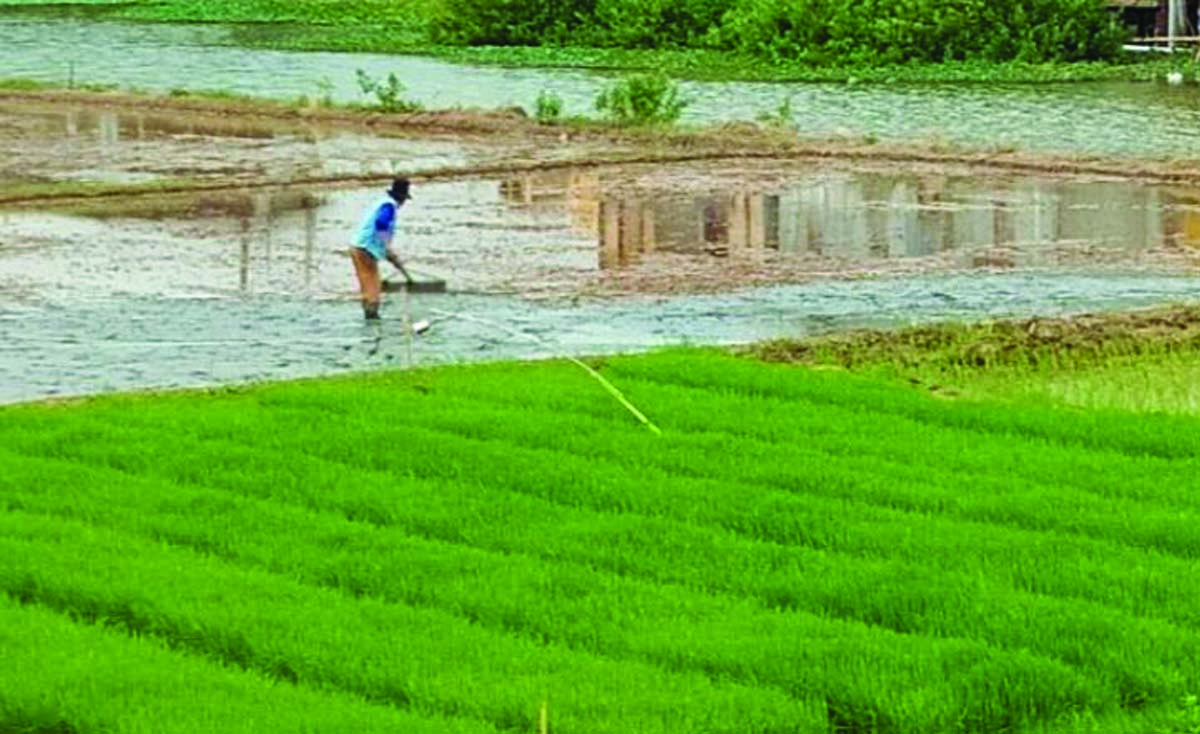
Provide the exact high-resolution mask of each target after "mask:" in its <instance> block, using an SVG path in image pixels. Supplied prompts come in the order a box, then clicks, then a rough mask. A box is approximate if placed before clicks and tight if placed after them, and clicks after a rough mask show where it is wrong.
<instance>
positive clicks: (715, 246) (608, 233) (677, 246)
mask: <svg viewBox="0 0 1200 734" xmlns="http://www.w3.org/2000/svg"><path fill="white" fill-rule="evenodd" d="M688 188H691V189H694V190H692V191H687V192H681V191H677V190H673V189H672V187H671V186H670V185H669V184H668V185H662V184H656V185H644V186H639V187H635V189H636V190H633V191H630V192H629V193H625V192H623V191H615V192H613V193H600V192H601V191H602V190H603V187H602V186H601V185H600V184H599V182H598V179H597V178H596V176H595V175H587V174H579V173H553V174H549V173H539V174H535V175H530V176H524V177H521V178H519V179H514V180H510V181H507V182H505V183H504V184H502V190H501V193H502V195H503V196H504V198H505V200H506V201H507V202H508V203H509V204H510V205H516V206H534V205H538V204H539V203H540V205H542V206H547V205H549V204H550V203H551V202H555V201H556V202H557V205H558V206H560V207H565V208H566V209H567V210H568V211H569V212H570V213H571V216H572V219H573V221H574V222H575V224H576V225H577V226H579V227H583V228H586V229H588V230H590V231H591V232H592V233H593V235H594V236H595V238H596V242H597V245H598V263H599V266H600V268H601V269H605V270H608V269H614V268H622V267H630V266H634V265H637V264H638V263H641V262H643V261H645V260H647V259H648V258H650V257H652V256H653V255H655V254H661V253H671V254H674V255H683V256H692V257H696V258H712V257H716V258H728V259H730V260H731V261H737V260H744V259H746V258H753V259H758V260H761V261H765V262H772V261H774V262H784V263H786V262H789V261H794V262H800V261H806V262H817V263H820V262H824V263H827V264H831V265H833V264H840V265H854V264H870V263H873V262H881V261H903V260H906V259H924V260H928V261H932V262H936V263H938V264H941V265H943V266H948V267H956V268H1028V267H1051V266H1088V265H1112V264H1137V263H1140V262H1142V260H1143V258H1144V257H1145V256H1146V255H1148V254H1155V253H1160V254H1161V253H1168V252H1179V251H1183V249H1184V248H1187V249H1196V248H1200V191H1191V190H1179V189H1171V188H1167V187H1161V186H1152V185H1143V184H1137V183H1130V182H1125V181H1073V180H1063V179H1052V178H1044V179H1038V178H1012V177H1004V178H999V177H991V178H988V177H984V178H980V177H976V176H969V175H941V174H928V175H921V174H896V173H878V172H864V171H829V170H823V171H813V172H810V173H806V174H800V175H792V176H789V177H788V180H787V181H786V182H784V183H774V182H772V183H769V184H767V183H762V184H760V183H755V182H754V181H753V180H750V181H746V180H742V181H738V182H736V183H731V184H729V185H717V186H714V187H711V188H708V189H707V190H705V189H700V190H695V189H697V188H698V187H697V186H696V185H695V184H690V185H689V186H688Z"/></svg>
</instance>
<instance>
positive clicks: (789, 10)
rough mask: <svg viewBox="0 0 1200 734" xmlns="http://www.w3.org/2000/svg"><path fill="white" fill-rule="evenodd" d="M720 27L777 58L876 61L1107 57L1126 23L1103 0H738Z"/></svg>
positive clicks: (728, 43) (729, 37) (739, 43)
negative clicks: (1121, 26)
mask: <svg viewBox="0 0 1200 734" xmlns="http://www.w3.org/2000/svg"><path fill="white" fill-rule="evenodd" d="M721 34H722V37H721V40H722V42H723V45H724V47H726V48H730V49H736V50H741V51H746V52H749V53H753V54H755V55H759V56H767V57H769V58H773V59H780V60H784V59H786V60H800V61H807V62H814V63H828V62H833V61H842V62H854V63H864V64H876V65H877V64H892V63H904V62H909V61H926V62H938V61H951V60H968V59H973V60H981V61H996V62H999V61H1013V60H1017V61H1026V62H1042V61H1084V60H1098V59H1104V58H1111V57H1113V56H1115V55H1116V54H1117V53H1118V52H1119V50H1120V46H1121V43H1122V41H1123V39H1124V36H1125V31H1124V30H1122V29H1121V28H1119V27H1118V25H1117V23H1116V22H1115V19H1114V18H1113V17H1112V16H1110V15H1109V14H1108V13H1107V12H1106V11H1105V9H1104V7H1103V5H1102V4H1101V3H1100V2H1099V0H960V2H955V3H946V2H941V1H939V0H889V1H888V2H884V1H883V0H864V1H861V2H851V1H850V0H736V1H735V3H734V5H733V7H731V8H730V10H729V11H728V12H727V13H726V14H725V15H724V16H723V17H722V27H721Z"/></svg>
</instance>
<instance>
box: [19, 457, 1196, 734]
mask: <svg viewBox="0 0 1200 734" xmlns="http://www.w3.org/2000/svg"><path fill="white" fill-rule="evenodd" d="M10 465H14V466H17V467H20V468H23V469H24V470H25V471H23V472H20V473H21V474H24V476H22V477H21V478H20V479H18V480H9V483H10V484H20V483H25V484H34V483H36V481H33V480H36V477H37V476H39V475H42V476H52V475H57V474H63V475H64V478H65V479H67V480H68V481H69V482H70V486H71V487H72V489H71V490H70V491H69V492H61V493H51V492H45V491H42V492H38V493H31V492H20V493H19V492H12V494H11V495H10V496H12V497H14V498H16V500H17V501H18V502H19V503H20V507H21V508H22V509H23V510H25V511H30V510H37V511H48V512H53V513H55V514H62V515H67V516H75V517H81V518H87V519H88V520H90V521H92V522H96V521H102V522H103V523H105V524H109V525H114V526H117V527H121V528H123V529H135V530H137V531H138V532H140V533H143V534H147V535H149V536H151V537H154V538H156V539H160V540H167V541H169V542H172V543H181V542H182V543H186V544H188V545H190V546H192V547H194V548H199V549H204V550H207V551H210V552H217V553H218V554H220V555H222V556H224V557H227V558H230V559H237V560H240V561H243V562H244V561H247V560H248V561H250V562H251V563H253V564H254V565H256V566H260V567H263V568H266V569H268V570H271V571H274V572H277V573H283V574H287V575H291V576H294V577H299V578H301V579H302V580H304V581H306V582H309V583H318V584H325V585H331V586H334V587H336V588H341V589H346V590H348V591H350V592H352V593H354V594H356V595H364V594H365V595H369V596H378V597H380V598H384V599H388V600H401V601H405V602H408V603H420V604H426V603H428V604H433V605H436V606H439V607H442V608H446V609H449V610H452V611H455V612H457V613H460V614H465V615H466V616H468V617H469V618H470V619H471V620H472V621H476V622H481V623H484V624H490V625H493V626H501V627H505V628H512V629H516V630H518V631H522V632H525V633H531V634H532V635H533V636H535V638H537V639H549V640H551V641H565V642H568V643H570V644H572V645H573V646H583V647H586V648H588V649H590V650H593V651H597V652H600V653H602V654H605V655H608V656H613V655H616V656H618V657H621V656H627V655H629V654H636V655H640V656H642V657H644V658H645V659H648V660H651V661H654V662H658V663H660V664H664V665H665V666H666V667H668V668H670V669H679V668H681V667H695V668H698V669H700V670H704V671H708V672H710V673H713V674H716V675H719V676H722V677H730V676H732V677H733V678H735V679H740V680H747V681H750V680H757V681H758V682H760V683H770V684H777V685H780V686H783V687H784V688H785V689H787V690H797V689H804V690H809V691H816V692H821V693H823V694H824V695H825V696H826V697H827V698H829V699H830V700H834V701H836V706H837V707H838V708H839V709H848V708H851V707H853V708H855V709H858V710H864V709H865V710H873V711H874V714H873V716H874V718H875V719H884V718H889V719H890V718H895V712H894V711H892V710H889V709H888V707H887V706H880V705H879V704H878V703H877V702H878V701H879V700H881V699H883V700H886V699H888V698H889V695H888V694H887V692H888V691H897V690H902V691H907V692H908V694H906V695H910V694H911V692H912V691H913V690H915V689H916V688H921V687H924V686H927V685H929V683H928V682H925V683H922V681H921V680H920V679H915V678H911V677H910V678H907V679H903V678H900V677H898V676H900V675H901V673H902V672H903V671H897V672H896V673H895V674H894V675H893V676H892V678H891V679H890V680H888V681H887V685H886V686H885V687H884V688H883V689H882V690H872V691H869V692H862V691H858V690H857V689H858V688H860V685H859V684H857V683H855V678H854V671H856V670H857V669H858V667H857V666H858V663H859V662H860V661H858V660H854V661H853V663H854V665H853V666H849V665H847V668H848V669H849V670H850V671H851V672H850V673H847V674H846V676H845V677H844V678H843V677H841V676H836V675H835V672H836V668H837V667H838V666H837V665H835V664H832V663H831V662H829V659H831V658H835V657H837V656H838V655H839V654H841V652H840V651H839V650H832V651H831V650H829V649H828V648H829V643H828V638H829V637H830V635H829V634H828V633H827V632H825V631H822V630H823V629H824V627H821V626H818V632H819V634H818V635H816V636H815V637H814V634H813V625H812V620H811V618H809V617H808V616H803V617H799V618H798V617H796V616H794V615H790V614H783V615H780V614H778V613H771V612H769V611H767V610H765V609H763V608H762V607H761V606H759V605H758V604H748V603H746V602H745V601H743V600H734V599H730V598H727V597H721V596H712V595H709V594H697V593H694V592H691V591H689V590H688V589H686V588H683V587H679V586H675V585H673V584H663V583H662V582H658V583H646V582H644V581H640V582H639V581H632V580H630V579H629V578H623V577H621V576H618V575H615V574H611V573H599V572H598V571H596V570H594V569H592V568H585V567H581V566H577V565H575V566H573V565H567V564H563V563H561V562H557V561H556V562H553V563H546V562H544V561H543V562H536V561H533V560H532V558H531V557H528V556H522V557H514V556H512V555H505V556H501V555H497V554H494V553H480V552H479V551H477V550H474V549H463V548H457V547H451V546H447V545H445V544H442V543H428V542H423V541H420V540H417V539H414V538H412V537H411V536H407V535H405V534H403V533H397V532H394V531H390V529H387V528H371V527H369V526H363V525H361V524H355V523H352V522H348V521H346V520H344V519H342V518H339V517H334V516H331V515H320V516H314V515H313V514H311V513H308V512H304V511H297V510H295V509H290V508H287V507H286V506H283V505H280V504H279V503H268V502H262V501H253V500H252V501H233V500H232V498H231V497H230V496H229V495H228V494H227V493H222V492H220V491H214V490H206V489H194V488H188V487H185V486H181V485H164V484H162V483H150V482H143V481H133V482H129V481H128V480H127V481H121V478H120V477H119V475H116V473H115V472H111V471H100V472H85V471H80V470H79V469H77V468H76V469H74V470H72V468H71V467H69V466H67V467H62V466H57V462H46V461H43V460H35V461H30V460H25V461H23V462H21V461H14V462H10ZM218 507H220V508H221V511H220V513H219V515H215V516H214V517H213V519H212V520H211V521H208V522H205V521H203V520H202V519H200V520H198V519H197V518H195V517H194V514H193V513H194V511H195V510H196V509H197V508H205V509H206V510H207V511H208V513H207V514H213V511H214V509H215V508H218ZM231 539H236V540H231ZM553 545H559V544H557V543H555V544H553ZM680 555H681V556H682V554H680ZM363 558H370V559H372V560H371V563H370V564H366V563H364V561H363ZM655 560H658V561H661V562H664V563H665V562H671V561H673V560H674V559H670V558H659V559H655ZM396 569H404V570H405V571H404V573H403V574H401V575H397V574H396V573H395V570H396ZM784 575H785V574H779V573H776V574H773V576H774V577H775V578H772V579H770V583H774V584H785V583H788V584H792V585H794V586H795V587H796V588H802V586H801V585H802V584H804V583H805V582H806V579H807V580H808V583H809V584H810V585H812V586H814V587H815V588H814V589H813V590H812V591H809V592H808V593H807V594H806V598H802V599H800V601H801V602H802V603H803V605H804V606H805V607H807V608H809V609H811V610H814V611H825V612H828V611H831V610H836V609H844V610H851V612H852V614H853V616H855V617H856V618H859V619H862V620H864V621H872V620H873V619H874V618H881V617H883V616H884V615H888V614H889V613H890V611H889V610H891V609H894V608H896V607H908V608H917V609H920V610H921V611H920V612H919V613H916V614H913V615H912V617H911V618H912V621H913V625H912V626H910V627H908V628H907V629H906V630H905V631H907V632H910V633H921V634H940V635H943V636H947V637H953V636H960V637H964V638H968V637H969V638H975V639H979V640H983V641H987V642H990V643H1000V644H1004V645H1005V646H1007V647H1010V648H1014V649H1022V648H1028V649H1030V650H1032V651H1033V652H1036V653H1041V654H1046V655H1050V656H1052V657H1057V658H1062V659H1065V660H1066V661H1068V662H1070V663H1072V664H1074V665H1078V666H1082V667H1085V668H1087V669H1088V670H1089V678H1090V679H1091V680H1092V681H1093V682H1094V684H1095V685H1094V687H1095V688H1097V689H1102V690H1104V691H1105V695H1106V696H1108V697H1109V698H1110V700H1114V701H1115V700H1117V699H1118V698H1119V700H1120V701H1122V702H1123V703H1128V702H1130V701H1143V700H1146V699H1147V698H1170V697H1171V696H1174V695H1179V694H1180V693H1181V691H1182V690H1183V689H1182V681H1181V680H1179V677H1180V673H1179V671H1182V670H1189V669H1191V668H1193V667H1194V666H1193V663H1192V661H1194V660H1197V659H1200V656H1197V655H1196V654H1195V653H1196V652H1197V651H1196V650H1195V649H1194V647H1195V645H1194V642H1195V641H1194V639H1193V636H1192V635H1190V634H1189V633H1186V632H1183V631H1181V630H1177V629H1173V628H1170V627H1169V625H1163V624H1159V623H1151V622H1147V621H1145V620H1138V619H1135V618H1131V617H1128V616H1126V615H1121V614H1112V613H1111V610H1105V609H1103V608H1098V607H1093V606H1090V605H1086V604H1064V603H1062V602H1059V601H1057V600H1052V599H1047V598H1044V597H1031V596H1029V595H1024V594H1019V593H1011V592H1008V591H1006V590H1004V589H996V588H991V587H989V586H988V585H987V584H986V583H980V582H979V580H977V579H967V578H960V579H953V578H938V577H937V576H935V575H934V574H928V573H920V572H915V571H914V569H906V568H903V567H897V566H894V565H883V564H872V563H865V562H862V561H855V560H851V559H845V558H841V559H838V558H834V559H826V558H825V557H824V556H823V555H821V554H816V555H815V557H814V559H813V560H812V561H810V562H808V563H806V564H805V566H804V567H802V568H795V567H793V568H792V569H788V572H787V573H786V575H787V578H781V576H784ZM814 576H815V577H818V578H820V579H822V580H823V581H821V582H817V583H813V582H812V581H811V579H812V577H814ZM462 578H465V579H469V581H468V582H467V583H458V584H456V583H453V582H451V583H449V584H448V583H446V581H445V579H462ZM972 597H973V598H972ZM506 600H507V601H506ZM797 606H798V605H795V604H793V605H792V608H796V607H797ZM597 610H603V615H597V614H596V612H597ZM1014 610H1019V613H1020V614H1021V615H1022V616H1023V618H1024V619H1025V621H1026V622H1027V624H1024V625H1011V624H1009V617H1011V615H1012V614H1014V613H1017V612H1014ZM979 618H982V620H983V621H984V622H985V623H984V624H980V623H979V621H977V620H978V619H979ZM988 620H991V625H990V626H989V624H988ZM838 636H839V637H841V638H845V637H846V636H847V635H846V633H845V632H842V633H840V634H839V635H838ZM747 640H752V642H751V643H750V644H747V642H746V641H747ZM914 644H915V643H914ZM886 646H887V643H886V639H885V642H884V643H877V644H876V645H875V647H879V648H886ZM797 649H802V650H804V651H805V652H804V655H809V656H811V655H816V654H818V651H819V652H820V654H821V655H822V656H824V657H825V658H826V661H825V663H824V665H823V675H822V676H814V675H813V672H812V666H811V665H808V666H805V665H801V664H799V662H798V661H797V660H794V659H789V658H788V657H781V656H780V655H779V651H781V650H797ZM850 649H853V648H848V649H847V650H846V651H847V652H848V651H849V650H850ZM1097 650H1101V651H1103V652H1101V653H1099V654H1097V652H1096V651H1097ZM909 655H910V656H911V653H910V654H909ZM987 655H988V656H989V657H991V656H992V655H993V654H992V653H991V652H988V653H987ZM858 656H859V655H857V654H856V657H858ZM918 657H922V658H924V657H928V656H927V655H918ZM924 672H925V673H926V674H928V671H924ZM934 678H935V679H936V676H935V677H934ZM957 695H958V694H957V693H951V692H947V691H943V692H942V693H941V694H940V695H938V696H932V695H931V696H930V699H931V700H940V701H941V702H942V703H943V704H950V703H953V702H955V701H956V700H957V698H956V696H957ZM888 703H889V704H892V702H891V701H888ZM892 705H894V704H892ZM954 708H956V709H961V708H962V704H961V703H957V704H955V706H954ZM940 715H941V716H942V717H944V716H945V715H946V713H945V712H944V711H943V712H941V713H940ZM910 718H911V714H910ZM932 723H933V722H932V721H927V723H926V725H932Z"/></svg>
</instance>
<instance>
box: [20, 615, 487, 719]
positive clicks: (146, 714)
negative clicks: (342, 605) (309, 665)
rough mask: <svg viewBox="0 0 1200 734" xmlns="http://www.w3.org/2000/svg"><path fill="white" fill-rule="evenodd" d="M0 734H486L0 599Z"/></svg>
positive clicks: (436, 717)
mask: <svg viewBox="0 0 1200 734" xmlns="http://www.w3.org/2000/svg"><path fill="white" fill-rule="evenodd" d="M0 650H3V652H4V665H0V731H6V732H75V731H79V732H83V731H105V732H108V731H111V732H118V731H119V732H124V733H127V734H163V733H164V732H172V733H179V734H185V733H186V734H190V733H192V732H213V731H221V732H230V734H243V733H244V734H259V733H260V732H262V731H264V730H271V731H322V732H346V734H359V733H360V732H364V731H404V732H412V733H413V734H494V732H495V731H496V729H495V728H493V727H491V726H490V725H488V724H487V723H486V722H482V721H476V720H471V719H464V718H455V717H446V716H436V715H432V714H419V713H416V712H412V711H402V710H400V709H397V708H394V707H389V706H379V705H376V704H372V703H370V702H368V701H366V700H364V699H362V698H361V697H357V696H352V695H347V694H344V693H338V692H334V691H329V690H322V691H316V690H313V689H311V688H308V687H306V686H298V685H295V684H293V683H290V682H287V681H281V680H279V679H277V678H271V677H268V676H264V675H261V674H259V673H256V672H252V671H245V670H242V669H238V668H235V667H229V666H222V665H219V664H215V663H214V662H213V661H211V660H209V659H205V658H203V657H200V656H196V655H191V654H188V653H186V652H181V651H179V650H172V649H170V647H169V646H168V645H166V644H165V643H164V642H163V641H161V640H158V639H156V638H153V637H147V636H129V635H127V634H125V633H124V632H123V631H121V630H120V629H117V628H115V627H113V626H111V625H89V624H79V623H77V622H76V621H73V620H72V619H71V618H70V617H69V616H67V615H63V614H58V613H55V612H53V611H52V610H50V609H48V608H46V607H44V606H40V605H37V604H21V603H19V602H18V601H16V600H15V599H13V598H11V597H9V596H8V595H6V594H3V593H0Z"/></svg>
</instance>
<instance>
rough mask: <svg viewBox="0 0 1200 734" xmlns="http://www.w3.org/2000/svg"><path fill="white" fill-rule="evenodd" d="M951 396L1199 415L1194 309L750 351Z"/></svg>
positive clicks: (874, 333)
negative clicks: (918, 387) (839, 369)
mask: <svg viewBox="0 0 1200 734" xmlns="http://www.w3.org/2000/svg"><path fill="white" fill-rule="evenodd" d="M750 351H751V352H752V353H753V354H755V355H757V356H759V357H761V358H763V359H766V360H768V361H779V362H793V363H797V364H805V365H810V366H834V367H838V368H844V369H849V370H853V371H856V372H859V373H862V374H866V375H870V376H872V377H877V378H882V379H885V380H890V381H899V382H902V383H908V384H913V385H919V386H922V387H923V388H925V389H928V390H930V391H932V392H936V393H940V394H942V395H950V396H954V397H971V398H985V399H987V398H999V399H1004V400H1008V401H1012V402H1015V403H1023V404H1038V403H1044V402H1046V401H1050V402H1052V403H1058V404H1062V405H1071V406H1076V407H1082V408H1097V409H1114V410H1132V411H1156V412H1163V413H1173V414H1193V415H1194V414H1197V413H1200V359H1197V354H1198V353H1200V308H1197V307H1193V306H1175V307H1164V308H1157V309H1149V310H1143V311H1131V312H1128V313H1121V314H1096V315H1078V316H1073V317H1067V318H1034V319H1028V320H1025V321H997V322H987V323H979V324H953V323H951V324H937V325H931V326H918V327H912V328H908V329H901V330H897V331H879V330H863V331H855V332H849V333H841V334H833V335H830V336H828V337H822V338H817V339H808V340H802V341H789V340H780V341H775V342H768V343H765V344H761V345H757V346H755V347H753V348H752V349H751V350H750Z"/></svg>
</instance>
